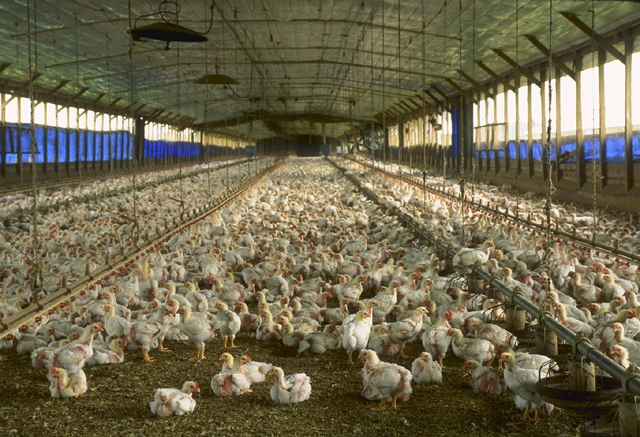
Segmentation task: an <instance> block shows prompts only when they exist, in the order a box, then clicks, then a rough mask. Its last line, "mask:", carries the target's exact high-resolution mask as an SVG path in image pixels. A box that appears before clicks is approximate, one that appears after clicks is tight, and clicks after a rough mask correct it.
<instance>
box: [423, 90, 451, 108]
mask: <svg viewBox="0 0 640 437" xmlns="http://www.w3.org/2000/svg"><path fill="white" fill-rule="evenodd" d="M424 93H425V94H426V95H428V96H429V97H431V98H432V99H433V101H434V102H436V105H437V106H440V107H441V108H442V109H444V110H445V111H447V110H448V108H447V107H446V106H445V105H444V103H443V102H442V101H440V99H438V98H437V97H436V96H434V95H433V93H432V92H431V91H427V90H425V91H424Z"/></svg>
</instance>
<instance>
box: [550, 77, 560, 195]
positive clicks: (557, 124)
mask: <svg viewBox="0 0 640 437" xmlns="http://www.w3.org/2000/svg"><path fill="white" fill-rule="evenodd" d="M549 68H551V66H549ZM561 77H562V71H561V70H560V67H558V66H556V68H555V79H556V90H555V91H556V93H555V96H556V120H555V121H556V141H555V142H556V147H555V149H556V173H555V180H554V181H553V182H554V183H556V184H557V183H558V181H560V179H562V170H561V169H560V150H561V147H562V98H561V96H562V88H561V87H562V81H561V80H560V79H561Z"/></svg>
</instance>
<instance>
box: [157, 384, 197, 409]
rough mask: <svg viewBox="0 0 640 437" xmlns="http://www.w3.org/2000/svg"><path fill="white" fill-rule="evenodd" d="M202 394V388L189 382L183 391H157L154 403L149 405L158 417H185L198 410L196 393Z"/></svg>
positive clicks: (161, 389) (169, 389) (183, 386)
mask: <svg viewBox="0 0 640 437" xmlns="http://www.w3.org/2000/svg"><path fill="white" fill-rule="evenodd" d="M199 392H200V386H199V385H198V383H197V382H195V381H187V382H185V383H184V384H183V385H182V390H177V389H175V388H159V389H158V390H157V391H156V394H155V396H154V399H153V402H150V403H149V406H150V407H151V412H152V413H153V414H155V415H156V416H160V417H169V416H183V415H185V414H190V413H193V410H194V409H195V408H196V401H195V400H194V399H193V397H192V396H193V394H194V393H199Z"/></svg>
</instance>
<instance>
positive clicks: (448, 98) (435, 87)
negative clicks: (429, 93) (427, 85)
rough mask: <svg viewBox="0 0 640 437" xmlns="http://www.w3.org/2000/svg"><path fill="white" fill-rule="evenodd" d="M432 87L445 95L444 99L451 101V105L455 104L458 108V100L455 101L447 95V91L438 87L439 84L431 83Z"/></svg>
mask: <svg viewBox="0 0 640 437" xmlns="http://www.w3.org/2000/svg"><path fill="white" fill-rule="evenodd" d="M431 88H433V89H434V90H436V92H437V93H438V94H440V95H441V96H442V97H444V99H445V100H446V101H447V102H449V104H450V105H451V106H455V107H456V108H457V107H458V104H457V103H456V102H454V101H453V99H452V98H451V97H449V96H448V95H447V93H445V92H444V91H442V90H441V89H440V88H438V86H437V85H436V84H433V83H432V84H431Z"/></svg>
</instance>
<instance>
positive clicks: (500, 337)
mask: <svg viewBox="0 0 640 437" xmlns="http://www.w3.org/2000/svg"><path fill="white" fill-rule="evenodd" d="M468 323H469V326H471V327H472V330H474V331H475V336H476V338H484V339H485V340H488V341H490V342H491V343H492V344H494V343H495V342H497V341H503V342H505V343H508V344H510V345H512V346H517V344H518V339H517V338H516V337H515V336H514V335H513V334H512V333H510V332H509V331H507V330H506V329H504V328H502V327H500V326H498V325H494V324H493V323H485V322H483V321H482V320H480V319H479V318H477V317H471V318H470V319H469V320H468Z"/></svg>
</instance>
